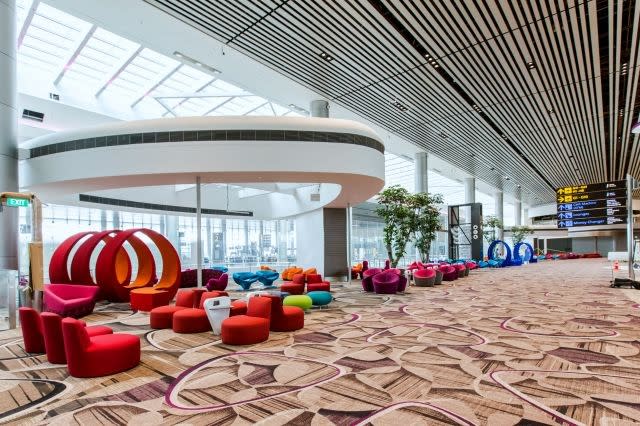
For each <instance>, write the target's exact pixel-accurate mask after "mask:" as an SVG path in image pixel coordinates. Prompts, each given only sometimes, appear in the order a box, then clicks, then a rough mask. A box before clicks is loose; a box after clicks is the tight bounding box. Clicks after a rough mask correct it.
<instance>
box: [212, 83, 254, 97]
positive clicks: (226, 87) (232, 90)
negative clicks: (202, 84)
mask: <svg viewBox="0 0 640 426" xmlns="http://www.w3.org/2000/svg"><path fill="white" fill-rule="evenodd" d="M202 92H203V93H207V94H214V95H228V94H233V95H238V94H247V95H250V93H249V92H247V91H246V90H242V89H241V88H239V87H238V86H234V85H233V84H231V83H227V82H226V81H222V80H216V81H214V82H213V83H211V84H210V85H209V86H207V88H206V89H204V90H203V91H202Z"/></svg>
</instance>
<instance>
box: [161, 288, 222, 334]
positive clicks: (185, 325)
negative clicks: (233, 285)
mask: <svg viewBox="0 0 640 426" xmlns="http://www.w3.org/2000/svg"><path fill="white" fill-rule="evenodd" d="M228 295H229V294H227V292H226V291H207V292H204V293H202V296H201V297H200V303H199V304H198V307H197V308H187V309H180V310H178V311H177V312H175V313H174V314H173V323H172V326H173V331H175V332H176V333H203V332H205V331H210V330H211V323H210V322H209V318H208V317H207V313H206V312H205V310H204V301H205V300H207V299H210V298H212V297H220V296H228Z"/></svg>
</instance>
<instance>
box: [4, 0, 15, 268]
mask: <svg viewBox="0 0 640 426" xmlns="http://www.w3.org/2000/svg"><path fill="white" fill-rule="evenodd" d="M16 45H17V41H16V2H15V0H0V78H1V79H2V81H0V192H18V190H19V188H18V113H17V82H16V54H17V52H16ZM0 236H1V237H0V269H9V270H18V209H17V208H5V209H4V210H3V212H2V213H0Z"/></svg>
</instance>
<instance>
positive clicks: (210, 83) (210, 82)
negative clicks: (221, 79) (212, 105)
mask: <svg viewBox="0 0 640 426" xmlns="http://www.w3.org/2000/svg"><path fill="white" fill-rule="evenodd" d="M217 79H218V77H213V78H212V79H211V80H209V81H207V82H206V83H205V84H203V85H202V86H200V87H199V88H198V89H197V90H196V93H200V92H202V91H203V90H204V89H206V88H207V87H209V86H211V85H212V84H213V83H214V82H215V81H216V80H217ZM188 100H189V98H185V99H183V100H181V101H180V102H178V105H176V106H174V107H173V109H176V108H178V107H179V106H180V105H182V104H183V103H185V102H187V101H188ZM165 115H166V113H165V114H163V115H162V116H163V117H164V116H165ZM174 115H175V114H174Z"/></svg>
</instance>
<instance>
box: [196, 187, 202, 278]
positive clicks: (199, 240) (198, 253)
mask: <svg viewBox="0 0 640 426" xmlns="http://www.w3.org/2000/svg"><path fill="white" fill-rule="evenodd" d="M200 190H201V185H200V176H198V177H197V178H196V238H197V241H196V256H197V257H198V259H197V260H196V264H197V266H198V272H197V277H198V288H200V287H202V195H201V191H200Z"/></svg>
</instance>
